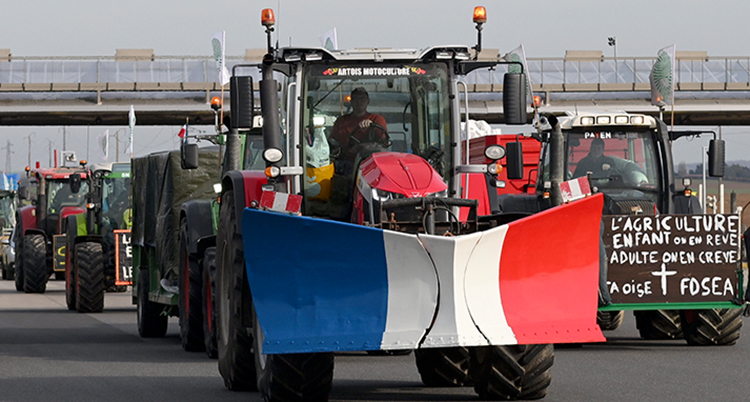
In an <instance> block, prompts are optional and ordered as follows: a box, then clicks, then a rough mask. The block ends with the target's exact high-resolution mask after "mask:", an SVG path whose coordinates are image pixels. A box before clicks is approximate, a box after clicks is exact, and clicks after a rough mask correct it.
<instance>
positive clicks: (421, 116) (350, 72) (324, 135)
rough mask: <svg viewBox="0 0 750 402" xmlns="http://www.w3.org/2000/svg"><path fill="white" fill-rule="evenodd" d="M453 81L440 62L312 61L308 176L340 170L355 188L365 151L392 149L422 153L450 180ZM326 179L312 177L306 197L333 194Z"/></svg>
mask: <svg viewBox="0 0 750 402" xmlns="http://www.w3.org/2000/svg"><path fill="white" fill-rule="evenodd" d="M449 82H450V81H449V74H448V69H447V66H446V65H444V64H439V63H434V64H423V63H410V64H383V63H380V64H377V65H370V64H339V65H333V64H325V65H309V66H308V67H307V70H306V79H305V83H304V88H303V108H304V111H303V113H302V116H303V121H302V122H301V126H302V127H303V129H302V134H303V137H304V143H305V146H304V147H303V150H302V152H303V160H305V161H306V168H307V169H308V174H307V176H308V177H315V178H316V179H315V180H318V179H321V178H324V177H330V176H331V175H333V174H334V171H335V174H336V175H337V176H341V177H347V178H348V179H347V180H342V179H339V180H338V183H342V182H344V183H345V184H346V185H345V186H344V188H345V189H350V188H351V187H350V186H349V183H353V180H354V179H355V176H356V171H357V166H358V165H359V164H360V163H361V162H362V161H363V160H364V159H365V158H367V157H368V156H369V155H371V154H372V153H375V152H384V151H392V152H404V153H412V154H415V155H419V156H421V157H422V158H424V159H425V160H427V161H428V162H429V163H430V164H431V165H432V166H433V167H434V168H435V170H436V171H437V172H438V173H439V174H440V175H441V176H442V177H443V178H444V179H445V180H446V181H448V180H449V176H450V174H451V172H450V171H449V167H450V166H452V165H453V163H452V160H451V158H452V152H451V132H450V130H451V126H450V101H449V87H448V85H449ZM363 111H366V114H365V115H364V116H363V114H362V113H363ZM363 120H368V121H369V123H368V122H366V123H364V124H363V123H362V121H363ZM310 169H314V171H310ZM308 181H309V180H308ZM319 181H320V182H321V183H322V185H318V184H321V183H318V182H316V183H307V184H306V188H305V191H304V194H305V198H306V199H308V200H314V201H319V202H327V201H328V199H329V197H328V195H327V194H326V188H325V182H322V180H319ZM334 181H336V180H334ZM335 192H336V189H334V193H335ZM333 198H334V199H335V198H336V197H335V195H334V197H333ZM344 200H346V197H344ZM334 201H335V200H334ZM344 202H345V201H344ZM307 205H310V203H307ZM326 215H335V214H327V213H326Z"/></svg>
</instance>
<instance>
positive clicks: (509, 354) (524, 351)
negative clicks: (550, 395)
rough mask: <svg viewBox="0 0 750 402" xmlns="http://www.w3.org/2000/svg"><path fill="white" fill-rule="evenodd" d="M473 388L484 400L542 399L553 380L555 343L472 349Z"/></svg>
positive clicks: (471, 373)
mask: <svg viewBox="0 0 750 402" xmlns="http://www.w3.org/2000/svg"><path fill="white" fill-rule="evenodd" d="M470 351H471V364H470V370H469V372H470V375H471V378H472V380H473V381H474V390H475V391H476V392H477V394H478V395H479V397H480V398H482V399H484V400H516V399H541V398H544V397H545V396H546V395H547V387H549V385H550V383H551V382H552V373H551V369H552V364H553V363H554V360H555V352H554V348H553V346H552V345H550V344H547V345H511V346H482V347H476V348H470Z"/></svg>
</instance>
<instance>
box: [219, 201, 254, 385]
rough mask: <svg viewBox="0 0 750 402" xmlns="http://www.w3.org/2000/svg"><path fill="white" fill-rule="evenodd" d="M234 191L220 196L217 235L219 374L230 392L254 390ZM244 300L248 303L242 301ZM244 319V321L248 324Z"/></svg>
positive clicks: (248, 301) (250, 334) (241, 251)
mask: <svg viewBox="0 0 750 402" xmlns="http://www.w3.org/2000/svg"><path fill="white" fill-rule="evenodd" d="M234 204H235V200H234V191H233V190H229V191H227V192H226V193H224V194H223V195H222V197H221V208H220V210H219V233H218V236H217V247H218V248H217V257H218V259H217V262H218V266H217V273H218V275H217V279H218V282H217V286H216V290H217V292H216V301H217V303H216V323H217V331H218V332H217V347H218V352H219V356H218V357H219V373H221V377H222V378H224V386H225V387H227V388H228V389H230V390H232V391H255V390H257V386H258V382H257V378H256V372H255V364H254V363H253V361H254V357H253V339H252V338H253V336H252V333H251V330H252V328H248V327H247V326H245V325H243V320H242V314H243V311H244V310H243V307H242V306H243V302H244V303H250V300H249V298H250V291H249V287H248V285H247V274H246V273H245V254H244V250H243V248H242V236H240V235H238V234H237V232H238V231H237V226H236V225H237V222H239V217H238V216H237V214H236V212H235V207H234ZM243 297H247V298H248V300H243ZM248 321H249V320H247V321H246V322H248Z"/></svg>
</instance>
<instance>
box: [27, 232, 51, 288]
mask: <svg viewBox="0 0 750 402" xmlns="http://www.w3.org/2000/svg"><path fill="white" fill-rule="evenodd" d="M21 252H22V253H23V291H24V292H26V293H44V291H45V290H47V279H48V278H49V271H48V270H47V245H46V243H45V240H44V236H42V235H40V234H30V235H27V236H25V237H24V239H23V250H22V251H21Z"/></svg>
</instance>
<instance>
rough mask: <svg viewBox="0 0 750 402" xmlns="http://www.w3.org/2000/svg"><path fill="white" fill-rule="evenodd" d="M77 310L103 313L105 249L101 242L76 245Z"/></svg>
mask: <svg viewBox="0 0 750 402" xmlns="http://www.w3.org/2000/svg"><path fill="white" fill-rule="evenodd" d="M75 248H76V249H75V256H76V258H75V265H76V269H75V271H76V282H75V284H76V310H77V311H78V312H79V313H101V312H102V311H103V310H104V251H103V250H102V245H101V243H95V242H84V243H78V244H76V245H75Z"/></svg>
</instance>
